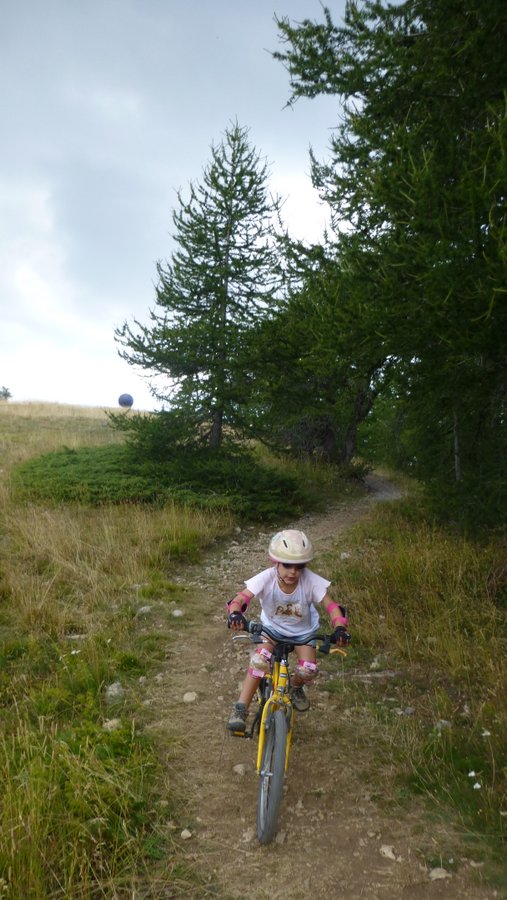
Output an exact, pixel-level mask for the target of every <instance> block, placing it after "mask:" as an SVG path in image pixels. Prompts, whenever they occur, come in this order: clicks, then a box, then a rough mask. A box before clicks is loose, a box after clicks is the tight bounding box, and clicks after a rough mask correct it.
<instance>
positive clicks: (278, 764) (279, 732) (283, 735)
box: [257, 709, 287, 844]
mask: <svg viewBox="0 0 507 900" xmlns="http://www.w3.org/2000/svg"><path fill="white" fill-rule="evenodd" d="M265 728H266V735H265V740H264V751H263V754H262V765H261V771H260V781H259V796H258V801H257V837H258V839H259V843H261V844H269V842H270V841H272V840H273V838H274V836H275V832H276V825H277V822H278V813H279V812H280V805H281V802H282V792H283V780H284V776H285V754H286V748H287V719H286V716H285V712H284V710H283V709H276V710H275V711H274V713H273V714H272V715H270V716H269V717H268V719H267V721H266V725H265Z"/></svg>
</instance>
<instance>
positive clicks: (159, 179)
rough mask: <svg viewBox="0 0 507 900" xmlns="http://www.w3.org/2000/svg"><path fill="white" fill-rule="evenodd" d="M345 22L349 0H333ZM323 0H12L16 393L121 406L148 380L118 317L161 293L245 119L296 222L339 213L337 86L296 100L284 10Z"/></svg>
mask: <svg viewBox="0 0 507 900" xmlns="http://www.w3.org/2000/svg"><path fill="white" fill-rule="evenodd" d="M328 5H329V6H330V8H331V10H332V12H333V15H334V19H335V21H337V22H338V21H340V20H341V17H342V14H343V9H344V5H345V2H344V0H335V2H333V0H331V2H330V3H328ZM275 14H276V15H277V16H278V17H282V16H288V17H289V18H290V19H291V20H293V21H301V20H302V19H304V18H313V19H318V20H321V19H322V11H321V4H320V2H319V0H0V115H1V122H2V130H1V139H0V387H2V386H5V387H7V388H8V389H9V390H10V392H11V394H12V396H13V400H14V401H23V400H43V401H49V402H57V403H75V404H79V405H85V406H115V405H116V404H117V399H118V396H119V394H121V393H124V392H128V393H130V394H132V395H133V397H134V404H135V407H136V408H138V409H151V408H153V406H154V402H153V400H152V398H151V395H150V393H149V390H148V386H147V384H146V382H145V379H143V378H142V377H141V376H140V375H139V374H138V373H136V372H135V371H134V370H133V369H132V367H131V366H129V365H128V364H127V363H126V362H124V361H122V360H121V359H120V358H119V356H118V352H117V345H116V343H115V341H114V329H115V327H117V326H118V325H121V324H122V323H123V322H124V321H125V320H128V321H132V319H133V318H134V317H135V318H137V319H139V320H140V321H147V314H148V310H149V309H150V307H153V305H154V283H155V278H156V271H155V264H156V261H157V260H159V259H160V260H165V259H168V258H170V255H171V250H172V248H173V247H174V245H173V244H171V238H170V234H171V231H172V220H171V211H172V209H174V207H175V206H176V191H177V190H178V189H180V188H183V189H185V187H186V185H188V183H189V181H191V180H194V181H199V180H200V178H201V175H202V170H203V168H204V167H205V166H206V165H207V164H208V162H209V160H210V145H211V143H212V142H215V143H218V142H219V141H220V139H221V137H222V135H223V132H224V130H225V128H226V127H228V125H229V124H230V123H231V121H233V120H235V119H237V120H238V122H239V124H240V125H241V126H245V127H247V128H249V129H250V141H251V143H252V144H253V145H254V146H255V148H256V150H257V151H258V152H259V153H260V154H261V155H262V156H263V157H265V158H266V159H267V160H268V162H269V163H270V168H271V173H272V175H271V184H270V187H271V189H272V191H273V192H275V193H280V194H281V195H282V196H284V197H285V198H287V199H286V205H285V209H284V218H285V223H286V225H287V226H288V228H289V231H290V232H291V233H292V234H293V235H294V236H296V237H300V238H306V239H307V240H310V241H311V240H318V239H319V238H320V236H321V234H322V231H323V228H324V226H325V224H326V210H325V207H324V206H322V205H321V204H320V203H319V200H318V197H317V195H316V193H315V191H314V190H313V188H312V186H311V182H310V177H309V157H308V150H309V146H310V145H311V146H312V147H313V148H314V150H315V152H316V154H317V157H318V158H324V157H325V155H326V148H327V146H328V142H329V136H330V129H332V127H333V125H335V124H336V123H337V121H338V116H339V112H338V108H337V102H336V100H334V99H333V98H323V99H320V100H311V101H309V100H300V101H299V102H298V103H297V104H296V106H295V107H294V108H293V109H289V108H284V106H285V104H286V101H287V99H288V97H289V79H288V75H287V72H286V71H285V69H284V67H283V66H282V65H281V63H279V62H276V61H275V60H273V59H272V56H271V53H270V51H274V50H277V49H281V45H280V42H279V37H278V31H277V28H276V25H275V21H274V16H275Z"/></svg>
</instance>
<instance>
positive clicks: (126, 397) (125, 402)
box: [118, 394, 134, 409]
mask: <svg viewBox="0 0 507 900" xmlns="http://www.w3.org/2000/svg"><path fill="white" fill-rule="evenodd" d="M133 402H134V398H133V397H132V396H131V394H120V396H119V397H118V403H119V405H120V406H121V407H122V408H123V409H130V407H131V406H132V404H133Z"/></svg>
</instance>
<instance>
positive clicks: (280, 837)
mask: <svg viewBox="0 0 507 900" xmlns="http://www.w3.org/2000/svg"><path fill="white" fill-rule="evenodd" d="M286 840H287V832H286V831H279V832H278V834H277V836H276V838H275V844H285V841H286Z"/></svg>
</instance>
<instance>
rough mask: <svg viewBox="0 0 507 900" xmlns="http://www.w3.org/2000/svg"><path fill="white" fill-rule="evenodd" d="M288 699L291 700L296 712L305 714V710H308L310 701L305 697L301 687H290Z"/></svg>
mask: <svg viewBox="0 0 507 900" xmlns="http://www.w3.org/2000/svg"><path fill="white" fill-rule="evenodd" d="M290 699H291V700H292V703H293V706H294V709H297V711H298V712H306V710H307V709H310V701H309V699H308V697H307V696H306V693H305V689H304V687H303V685H301V686H300V687H292V688H291V689H290Z"/></svg>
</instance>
